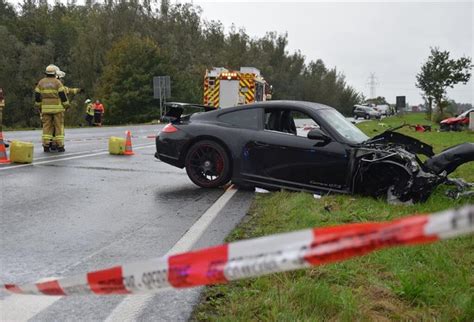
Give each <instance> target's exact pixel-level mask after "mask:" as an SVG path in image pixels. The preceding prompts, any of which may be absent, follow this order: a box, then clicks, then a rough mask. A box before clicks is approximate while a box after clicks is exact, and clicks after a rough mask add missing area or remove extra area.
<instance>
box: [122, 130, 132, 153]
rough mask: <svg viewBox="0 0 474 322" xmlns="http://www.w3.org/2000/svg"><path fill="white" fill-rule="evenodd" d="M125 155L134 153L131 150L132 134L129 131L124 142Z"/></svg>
mask: <svg viewBox="0 0 474 322" xmlns="http://www.w3.org/2000/svg"><path fill="white" fill-rule="evenodd" d="M123 154H125V155H134V154H135V153H134V152H133V150H132V134H131V133H130V131H127V138H126V140H125V152H124V153H123Z"/></svg>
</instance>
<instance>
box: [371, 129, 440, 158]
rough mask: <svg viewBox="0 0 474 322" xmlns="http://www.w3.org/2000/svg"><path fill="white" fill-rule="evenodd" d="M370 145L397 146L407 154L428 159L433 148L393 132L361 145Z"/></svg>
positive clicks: (385, 133)
mask: <svg viewBox="0 0 474 322" xmlns="http://www.w3.org/2000/svg"><path fill="white" fill-rule="evenodd" d="M372 144H376V145H380V144H387V145H398V146H402V147H403V148H404V149H405V150H406V151H408V152H411V153H414V154H423V155H425V156H427V157H429V158H431V157H432V156H433V155H434V152H433V147H432V146H431V145H429V144H426V143H424V142H421V141H420V140H417V139H415V138H412V137H410V136H407V135H404V134H401V133H398V132H394V131H393V130H388V131H385V132H383V133H381V134H379V135H376V136H374V137H373V138H371V139H370V140H367V141H366V142H364V143H363V145H372Z"/></svg>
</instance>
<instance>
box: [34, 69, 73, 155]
mask: <svg viewBox="0 0 474 322" xmlns="http://www.w3.org/2000/svg"><path fill="white" fill-rule="evenodd" d="M56 71H57V70H56V68H54V65H49V66H48V67H46V70H45V74H46V77H44V78H43V79H41V80H40V81H39V82H38V84H37V86H36V88H35V107H36V108H38V109H39V110H40V113H41V119H42V122H43V136H42V139H43V148H44V152H49V151H50V143H51V140H53V143H55V144H56V146H57V151H58V152H64V151H65V149H64V111H65V110H67V109H68V108H69V106H70V105H69V100H68V98H67V95H66V92H65V89H64V86H63V84H62V83H61V82H60V81H59V80H58V79H57V78H56ZM53 134H54V135H55V136H54V137H53Z"/></svg>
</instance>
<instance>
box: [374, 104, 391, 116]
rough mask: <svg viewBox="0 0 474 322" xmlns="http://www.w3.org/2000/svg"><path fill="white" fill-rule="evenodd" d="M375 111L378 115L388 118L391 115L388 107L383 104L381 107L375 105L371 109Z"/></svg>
mask: <svg viewBox="0 0 474 322" xmlns="http://www.w3.org/2000/svg"><path fill="white" fill-rule="evenodd" d="M373 108H374V109H375V110H376V111H378V112H380V114H382V115H384V116H389V115H392V111H391V109H390V106H389V105H386V104H383V105H377V106H374V107H373Z"/></svg>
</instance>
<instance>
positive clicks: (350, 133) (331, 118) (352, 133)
mask: <svg viewBox="0 0 474 322" xmlns="http://www.w3.org/2000/svg"><path fill="white" fill-rule="evenodd" d="M318 114H320V115H321V117H322V118H323V119H324V120H325V121H326V122H328V123H329V124H330V125H331V126H332V128H333V129H334V130H336V131H337V133H339V135H341V136H342V137H344V138H345V139H346V140H347V141H349V142H350V143H362V142H364V141H367V140H368V139H369V137H368V136H367V135H365V134H364V133H363V132H362V131H361V130H359V129H358V128H357V127H356V126H355V125H354V124H352V123H351V122H349V121H348V120H347V119H346V118H345V117H344V116H343V115H342V114H341V113H339V112H338V111H336V110H333V109H324V110H318Z"/></svg>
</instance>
